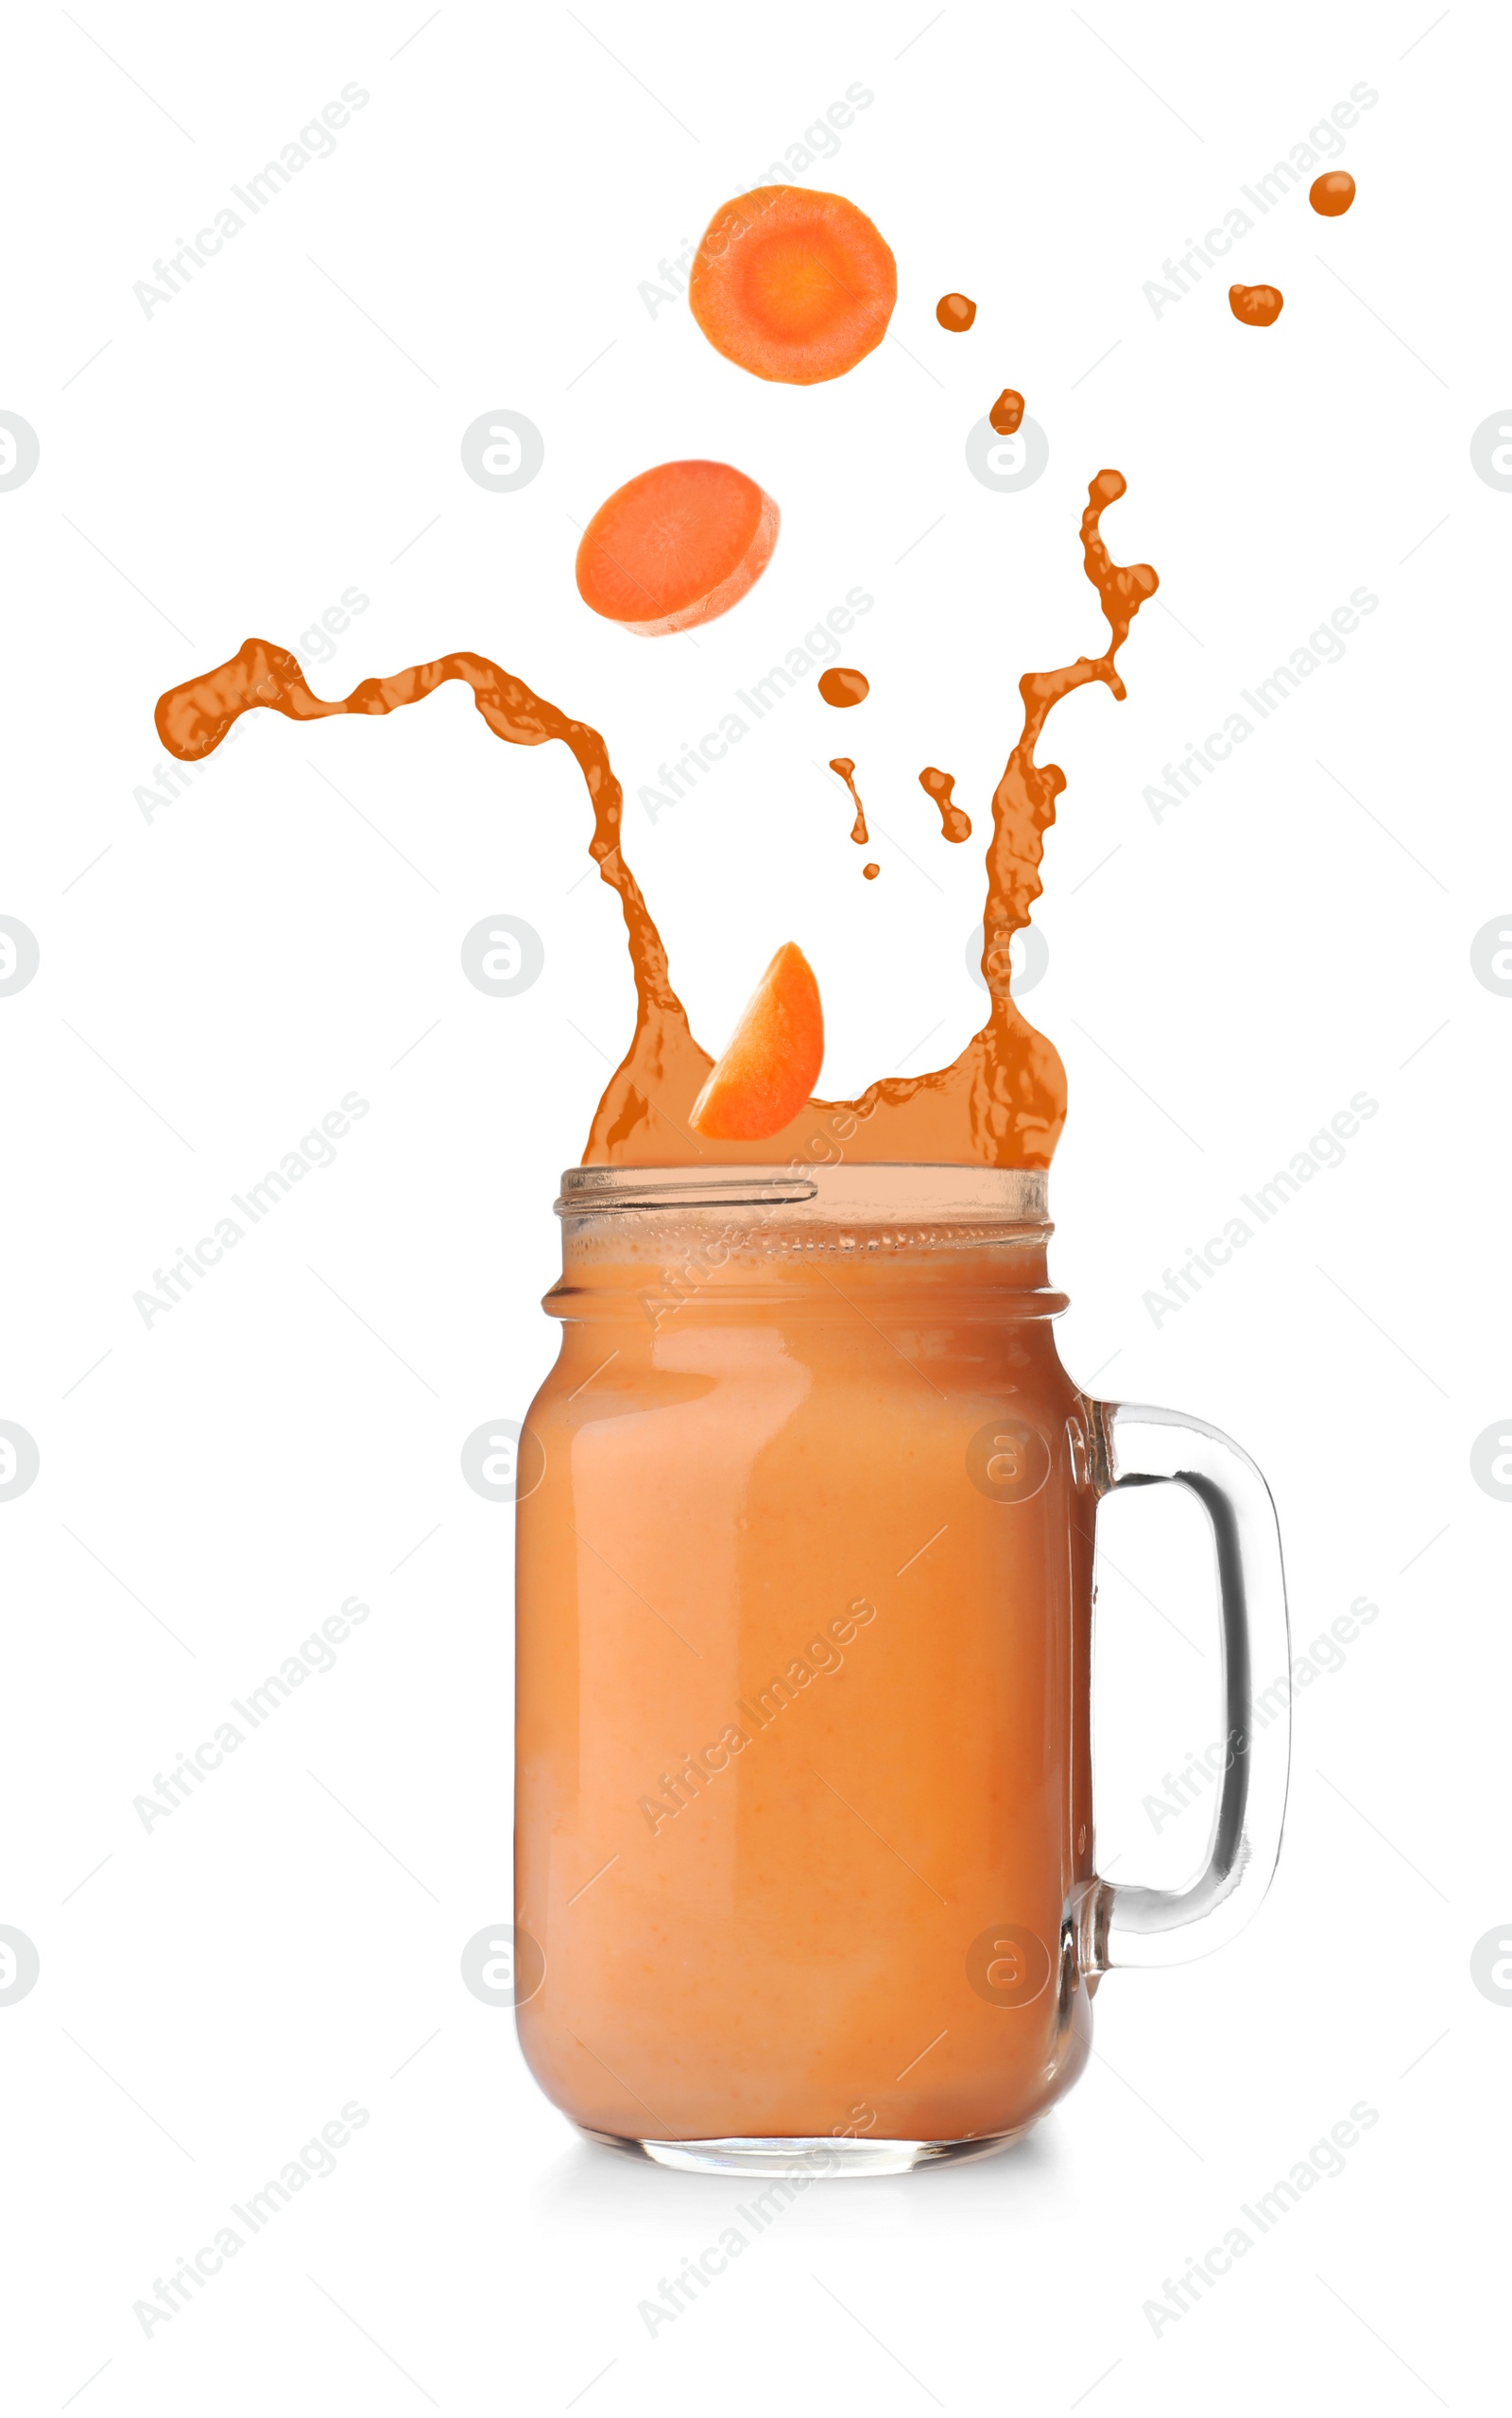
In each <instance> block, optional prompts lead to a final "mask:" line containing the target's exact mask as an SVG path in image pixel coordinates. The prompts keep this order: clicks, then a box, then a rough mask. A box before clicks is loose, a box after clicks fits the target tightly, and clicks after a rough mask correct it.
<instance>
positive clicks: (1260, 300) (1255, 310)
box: [1229, 285, 1281, 327]
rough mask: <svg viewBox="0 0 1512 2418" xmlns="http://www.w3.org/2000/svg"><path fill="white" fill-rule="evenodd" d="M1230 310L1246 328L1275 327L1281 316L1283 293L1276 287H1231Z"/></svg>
mask: <svg viewBox="0 0 1512 2418" xmlns="http://www.w3.org/2000/svg"><path fill="white" fill-rule="evenodd" d="M1229 309H1230V310H1231V311H1232V313H1233V315H1234V317H1235V319H1236V320H1242V321H1243V323H1244V325H1245V326H1246V327H1274V326H1275V324H1276V321H1277V320H1279V319H1280V315H1281V293H1280V287H1279V286H1276V285H1230V286H1229Z"/></svg>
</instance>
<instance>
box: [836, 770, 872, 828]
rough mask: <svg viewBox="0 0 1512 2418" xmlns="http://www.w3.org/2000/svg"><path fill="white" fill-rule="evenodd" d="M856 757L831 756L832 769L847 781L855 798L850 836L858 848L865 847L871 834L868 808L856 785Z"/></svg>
mask: <svg viewBox="0 0 1512 2418" xmlns="http://www.w3.org/2000/svg"><path fill="white" fill-rule="evenodd" d="M855 769H856V768H855V759H854V757H853V756H849V755H832V756H831V758H830V770H831V771H832V772H838V774H839V775H840V778H841V780H842V781H843V782H844V783H845V786H846V787H847V788H848V789H849V790H850V792H851V797H852V798H853V799H854V800H855V808H856V819H855V820H854V822H853V823H852V824H851V838H852V839H853V840H854V841H855V843H856V846H857V847H858V848H865V846H866V844H867V841H868V838H870V836H871V835H870V833H869V832H868V829H867V810H866V807H865V806H864V805H863V804H862V803H861V792H860V791H859V789H858V788H857V787H856V785H855Z"/></svg>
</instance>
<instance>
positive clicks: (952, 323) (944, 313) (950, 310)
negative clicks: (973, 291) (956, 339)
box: [935, 294, 976, 336]
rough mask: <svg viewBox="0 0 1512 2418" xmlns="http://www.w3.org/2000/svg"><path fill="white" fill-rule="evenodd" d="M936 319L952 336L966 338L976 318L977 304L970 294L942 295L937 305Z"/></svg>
mask: <svg viewBox="0 0 1512 2418" xmlns="http://www.w3.org/2000/svg"><path fill="white" fill-rule="evenodd" d="M935 317H936V319H937V320H938V321H939V323H940V325H941V327H943V328H948V329H949V330H950V333H951V334H952V336H964V335H965V334H966V331H967V329H968V328H969V327H970V326H971V321H972V320H974V319H975V317H976V304H975V303H974V302H972V300H971V296H970V294H942V295H941V296H940V298H939V301H938V302H936V305H935Z"/></svg>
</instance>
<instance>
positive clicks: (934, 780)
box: [919, 764, 971, 840]
mask: <svg viewBox="0 0 1512 2418" xmlns="http://www.w3.org/2000/svg"><path fill="white" fill-rule="evenodd" d="M954 786H955V775H954V772H937V771H936V769H935V767H934V766H933V765H932V764H926V765H925V767H924V769H923V770H922V772H921V773H920V774H919V787H920V788H921V789H922V790H923V791H924V793H925V795H926V796H927V797H931V798H933V799H934V801H935V803H936V806H938V808H939V825H940V830H941V831H942V832H943V834H944V836H945V838H947V839H955V840H959V839H970V838H971V816H970V815H969V814H967V813H966V812H965V811H964V809H963V808H961V807H960V806H957V805H953V804H952V803H951V791H952V790H953V789H954Z"/></svg>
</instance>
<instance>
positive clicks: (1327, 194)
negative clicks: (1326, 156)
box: [1307, 168, 1354, 218]
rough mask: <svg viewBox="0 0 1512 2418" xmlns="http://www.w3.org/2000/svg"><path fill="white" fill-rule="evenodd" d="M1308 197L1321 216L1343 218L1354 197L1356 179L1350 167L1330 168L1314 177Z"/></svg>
mask: <svg viewBox="0 0 1512 2418" xmlns="http://www.w3.org/2000/svg"><path fill="white" fill-rule="evenodd" d="M1307 198H1308V199H1309V201H1310V202H1311V203H1312V205H1313V207H1314V210H1315V211H1316V212H1317V215H1318V216H1319V217H1320V218H1342V217H1343V216H1344V214H1345V212H1346V210H1348V208H1349V204H1350V202H1351V201H1352V200H1353V199H1354V179H1353V177H1352V176H1351V175H1350V174H1349V169H1348V168H1330V169H1329V170H1328V171H1327V173H1326V174H1325V175H1323V176H1320V177H1315V178H1314V181H1313V182H1312V184H1311V185H1310V186H1309V187H1308V193H1307Z"/></svg>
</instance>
